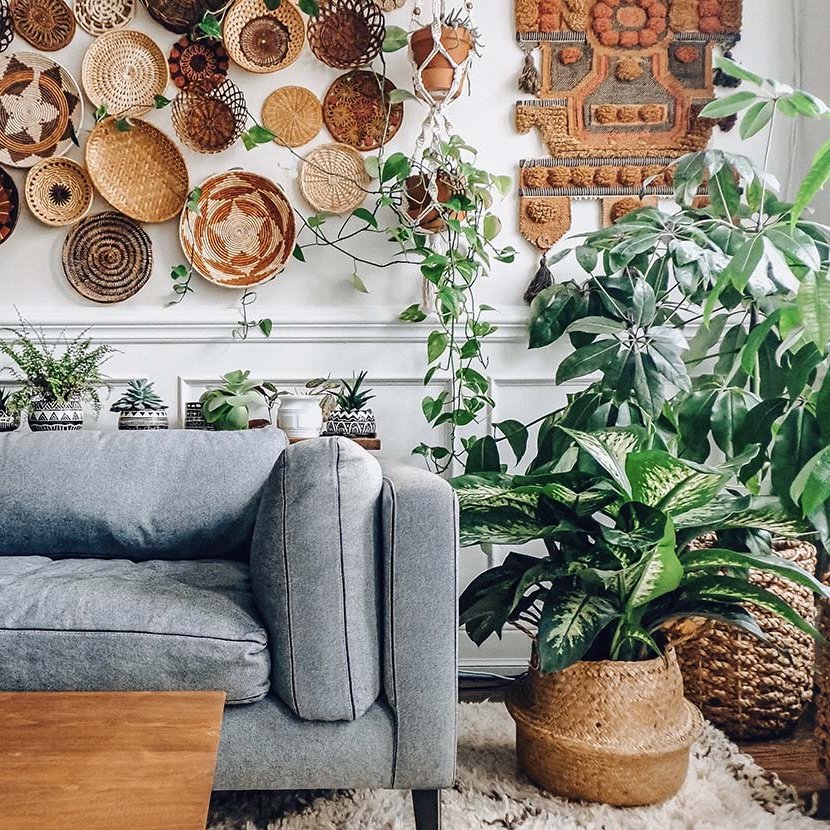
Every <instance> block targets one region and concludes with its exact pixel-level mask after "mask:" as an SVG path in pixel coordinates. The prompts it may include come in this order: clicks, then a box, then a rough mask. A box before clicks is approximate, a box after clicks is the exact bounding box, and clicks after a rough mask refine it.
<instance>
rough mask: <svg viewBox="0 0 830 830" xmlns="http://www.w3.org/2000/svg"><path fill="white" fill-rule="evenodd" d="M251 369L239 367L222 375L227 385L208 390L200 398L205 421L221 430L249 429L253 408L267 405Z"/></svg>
mask: <svg viewBox="0 0 830 830" xmlns="http://www.w3.org/2000/svg"><path fill="white" fill-rule="evenodd" d="M250 375H251V373H250V371H243V370H242V369H237V370H236V371H234V372H228V373H227V374H226V375H222V380H223V381H224V384H223V385H222V386H218V387H216V388H215V389H208V390H207V391H206V392H204V393H203V394H202V396H201V397H200V398H199V403H200V404H201V405H202V415H203V416H204V418H205V421H207V423H208V424H209V425H210V426H212V427H213V428H214V429H218V430H238V429H248V426H249V423H250V421H251V410H252V409H254V408H255V407H258V406H263V405H264V400H263V397H262V395H261V394H260V392H259V391H258V388H259V387H260V386H261V384H260V382H259V381H258V380H251V379H250Z"/></svg>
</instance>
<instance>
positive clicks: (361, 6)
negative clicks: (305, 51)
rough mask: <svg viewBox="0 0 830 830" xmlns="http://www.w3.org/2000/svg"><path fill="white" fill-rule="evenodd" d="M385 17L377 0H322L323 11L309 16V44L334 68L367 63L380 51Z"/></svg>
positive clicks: (384, 32) (323, 60)
mask: <svg viewBox="0 0 830 830" xmlns="http://www.w3.org/2000/svg"><path fill="white" fill-rule="evenodd" d="M385 37H386V20H385V18H384V16H383V13H382V12H381V10H380V8H378V5H377V3H375V0H320V14H319V15H318V16H317V17H309V19H308V45H309V46H310V47H311V51H312V52H314V54H315V55H316V56H317V58H318V59H319V60H321V61H322V62H323V63H325V64H328V65H329V66H333V67H335V69H352V68H354V67H357V66H366V65H367V64H369V63H371V62H372V61H373V60H374V59H375V58H376V57H377V56H378V55H379V54H380V48H381V46H382V45H383V40H384V38H385Z"/></svg>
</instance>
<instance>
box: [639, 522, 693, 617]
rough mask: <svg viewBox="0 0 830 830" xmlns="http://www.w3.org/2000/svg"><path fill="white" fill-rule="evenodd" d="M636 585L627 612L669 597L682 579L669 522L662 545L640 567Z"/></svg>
mask: <svg viewBox="0 0 830 830" xmlns="http://www.w3.org/2000/svg"><path fill="white" fill-rule="evenodd" d="M637 570H638V572H639V573H638V576H637V581H636V583H635V585H634V587H633V589H632V590H631V593H630V594H629V595H628V599H627V601H626V607H627V608H639V607H640V606H642V605H647V604H648V603H649V602H652V601H654V600H655V599H657V598H658V597H662V596H664V595H665V594H669V593H671V592H672V591H674V590H675V588H677V587H678V586H679V585H680V582H681V580H682V579H683V565H681V564H680V560H679V559H678V558H677V553H676V539H675V534H674V527H673V525H672V523H671V521H670V520H667V521H666V529H665V533H664V534H663V538H662V539H661V540H660V543H659V544H658V545H657V546H656V547H655V548H654V549H653V550H652V551H650V552H649V553H648V554H646V556H645V557H643V559H642V560H641V562H640V564H639V565H638V566H637Z"/></svg>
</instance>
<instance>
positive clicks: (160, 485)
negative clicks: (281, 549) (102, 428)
mask: <svg viewBox="0 0 830 830" xmlns="http://www.w3.org/2000/svg"><path fill="white" fill-rule="evenodd" d="M286 446H287V441H286V438H285V435H284V433H282V432H281V431H280V430H277V429H273V428H269V429H257V430H250V431H242V432H208V431H198V430H172V431H164V430H158V431H155V430H153V431H141V432H93V431H80V432H49V433H12V434H10V435H4V436H0V556H49V557H52V558H61V557H73V558H74V557H84V556H94V557H113V558H126V559H132V560H134V561H145V560H149V559H243V558H245V557H247V555H248V552H249V550H250V543H251V536H252V534H253V527H254V522H255V520H256V515H257V511H258V509H259V502H260V499H261V496H262V492H263V489H264V487H265V484H266V482H267V481H268V476H269V475H270V473H271V470H272V469H273V467H274V464H275V463H276V461H277V458H278V457H279V455H280V453H281V452H282V451H283V449H284V448H285V447H286Z"/></svg>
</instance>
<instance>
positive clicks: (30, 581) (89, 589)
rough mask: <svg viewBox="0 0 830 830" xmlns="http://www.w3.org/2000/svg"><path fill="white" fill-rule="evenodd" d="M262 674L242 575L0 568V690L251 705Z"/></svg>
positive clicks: (258, 631)
mask: <svg viewBox="0 0 830 830" xmlns="http://www.w3.org/2000/svg"><path fill="white" fill-rule="evenodd" d="M270 668H271V667H270V659H269V656H268V641H267V637H266V633H265V630H264V628H263V627H262V624H261V623H260V621H259V619H258V618H257V614H256V610H255V606H254V601H253V597H252V594H251V587H250V581H249V578H248V566H247V565H246V564H245V563H241V562H229V561H221V560H209V561H207V560H202V561H187V562H184V561H182V562H171V561H150V562H142V563H135V562H130V561H128V560H123V559H107V560H104V559H61V560H52V559H47V558H45V557H42V556H25V557H15V556H0V690H3V691H141V690H148V691H179V690H196V691H202V690H220V691H224V692H226V694H227V702H228V703H251V702H253V701H257V700H260V699H261V698H263V697H264V696H265V695H266V694H267V692H268V687H269V674H270Z"/></svg>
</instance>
